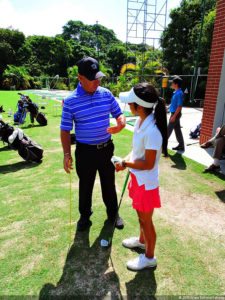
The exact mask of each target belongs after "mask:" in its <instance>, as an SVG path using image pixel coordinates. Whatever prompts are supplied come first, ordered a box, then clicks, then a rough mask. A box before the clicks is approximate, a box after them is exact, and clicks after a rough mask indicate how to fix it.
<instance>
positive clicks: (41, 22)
mask: <svg viewBox="0 0 225 300" xmlns="http://www.w3.org/2000/svg"><path fill="white" fill-rule="evenodd" d="M160 1H163V0H158V3H160ZM179 3H180V0H168V11H170V9H171V8H174V7H176V6H178V5H179ZM69 20H80V21H82V22H84V23H85V24H94V23H96V21H97V20H98V21H99V23H100V24H102V25H104V26H106V27H107V28H110V29H113V30H114V32H115V33H116V35H117V37H118V38H119V39H120V40H122V41H125V40H126V22H127V0H0V27H1V28H7V27H10V26H12V27H13V28H14V29H18V30H20V31H22V32H23V33H24V34H25V35H26V36H28V35H33V34H36V35H46V36H54V35H56V34H59V33H61V32H62V26H63V25H65V24H66V23H67V22H68V21H69Z"/></svg>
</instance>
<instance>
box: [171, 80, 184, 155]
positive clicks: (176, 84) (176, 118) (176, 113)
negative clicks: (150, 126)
mask: <svg viewBox="0 0 225 300" xmlns="http://www.w3.org/2000/svg"><path fill="white" fill-rule="evenodd" d="M181 85H182V79H181V78H180V77H179V76H174V77H173V79H172V84H171V88H172V89H173V90H174V93H173V96H172V99H171V104H170V107H169V111H170V113H171V116H170V119H169V124H168V139H169V137H170V135H171V133H172V132H173V130H174V132H175V135H176V139H177V142H178V145H177V146H176V147H174V148H172V149H173V150H177V151H184V150H185V149H184V138H183V134H182V131H181V127H180V118H181V115H182V114H181V111H182V106H183V101H184V94H183V91H182V89H181Z"/></svg>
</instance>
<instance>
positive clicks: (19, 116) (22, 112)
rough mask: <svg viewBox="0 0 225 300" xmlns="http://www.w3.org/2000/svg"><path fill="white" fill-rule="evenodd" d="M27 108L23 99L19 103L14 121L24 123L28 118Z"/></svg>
mask: <svg viewBox="0 0 225 300" xmlns="http://www.w3.org/2000/svg"><path fill="white" fill-rule="evenodd" d="M26 114H27V112H26V108H25V107H24V104H23V102H22V101H21V100H19V101H18V104H17V112H16V113H15V114H14V123H16V124H23V123H24V121H25V119H26Z"/></svg>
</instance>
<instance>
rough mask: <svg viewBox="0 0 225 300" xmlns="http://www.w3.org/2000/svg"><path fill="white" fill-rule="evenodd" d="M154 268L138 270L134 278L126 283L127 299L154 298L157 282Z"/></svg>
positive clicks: (153, 299) (154, 299) (151, 299)
mask: <svg viewBox="0 0 225 300" xmlns="http://www.w3.org/2000/svg"><path fill="white" fill-rule="evenodd" d="M154 271H155V268H154V269H146V270H143V271H140V272H138V273H137V274H136V275H135V277H134V279H133V280H131V281H129V282H127V283H126V290H127V295H126V296H127V299H149V300H156V297H155V294H156V291H157V283H156V279H155V273H154Z"/></svg>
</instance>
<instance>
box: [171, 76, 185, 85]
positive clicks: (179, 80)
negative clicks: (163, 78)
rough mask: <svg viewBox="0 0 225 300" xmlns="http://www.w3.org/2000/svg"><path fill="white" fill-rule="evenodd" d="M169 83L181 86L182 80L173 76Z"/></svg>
mask: <svg viewBox="0 0 225 300" xmlns="http://www.w3.org/2000/svg"><path fill="white" fill-rule="evenodd" d="M169 82H170V83H172V82H173V83H175V84H178V85H179V86H181V84H182V82H183V79H182V78H181V77H180V76H178V75H175V76H173V77H172V79H171V80H170V81H169Z"/></svg>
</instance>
